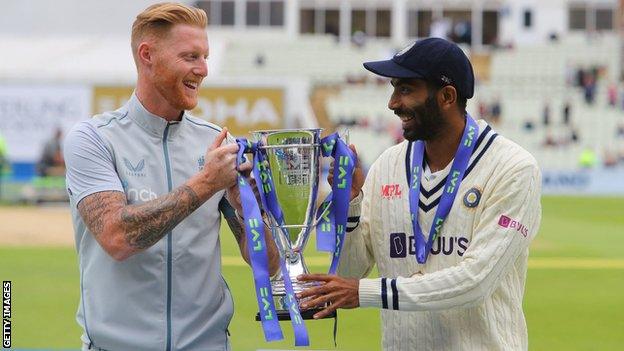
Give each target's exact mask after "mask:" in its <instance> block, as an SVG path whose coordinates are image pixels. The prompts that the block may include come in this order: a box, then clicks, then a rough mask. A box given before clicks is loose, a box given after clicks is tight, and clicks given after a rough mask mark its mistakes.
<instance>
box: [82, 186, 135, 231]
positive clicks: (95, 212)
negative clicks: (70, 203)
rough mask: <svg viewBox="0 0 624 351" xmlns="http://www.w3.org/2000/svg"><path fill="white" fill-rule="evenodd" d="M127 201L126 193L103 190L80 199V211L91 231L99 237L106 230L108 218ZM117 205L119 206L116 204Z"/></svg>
mask: <svg viewBox="0 0 624 351" xmlns="http://www.w3.org/2000/svg"><path fill="white" fill-rule="evenodd" d="M125 203H126V197H125V196H124V193H122V192H119V191H103V192H99V193H94V194H92V195H89V196H87V197H85V198H84V199H82V200H80V202H79V203H78V211H79V212H80V216H81V217H82V219H83V221H84V222H85V224H86V225H87V228H89V231H90V232H91V233H93V235H94V236H95V237H96V238H97V237H98V236H99V235H100V234H101V233H102V231H103V230H104V224H105V222H106V218H109V216H110V215H111V214H112V213H113V212H114V211H116V210H117V209H119V205H121V206H123V205H124V204H125ZM115 205H117V206H115Z"/></svg>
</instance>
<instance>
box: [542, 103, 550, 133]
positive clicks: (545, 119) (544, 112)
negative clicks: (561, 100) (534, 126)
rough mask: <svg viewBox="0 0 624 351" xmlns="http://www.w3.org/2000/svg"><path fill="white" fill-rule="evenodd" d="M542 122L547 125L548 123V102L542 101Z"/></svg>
mask: <svg viewBox="0 0 624 351" xmlns="http://www.w3.org/2000/svg"><path fill="white" fill-rule="evenodd" d="M542 124H543V125H544V126H545V127H547V126H549V125H550V103H548V102H546V103H544V109H543V110H542Z"/></svg>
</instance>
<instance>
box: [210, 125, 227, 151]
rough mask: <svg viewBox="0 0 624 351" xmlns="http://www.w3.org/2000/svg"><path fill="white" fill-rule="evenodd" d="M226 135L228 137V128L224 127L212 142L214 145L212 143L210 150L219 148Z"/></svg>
mask: <svg viewBox="0 0 624 351" xmlns="http://www.w3.org/2000/svg"><path fill="white" fill-rule="evenodd" d="M226 137H227V128H223V129H221V133H219V135H217V138H216V139H215V141H214V142H213V143H212V145H210V148H209V149H208V150H210V151H212V150H214V149H216V148H218V147H219V146H221V144H222V143H223V140H225V138H226Z"/></svg>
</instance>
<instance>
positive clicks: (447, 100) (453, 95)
mask: <svg viewBox="0 0 624 351" xmlns="http://www.w3.org/2000/svg"><path fill="white" fill-rule="evenodd" d="M456 102H457V90H456V89H455V87H454V86H452V85H447V86H445V87H443V88H442V89H440V91H439V94H438V104H439V105H440V109H442V110H449V109H451V108H452V107H453V106H455V103H456Z"/></svg>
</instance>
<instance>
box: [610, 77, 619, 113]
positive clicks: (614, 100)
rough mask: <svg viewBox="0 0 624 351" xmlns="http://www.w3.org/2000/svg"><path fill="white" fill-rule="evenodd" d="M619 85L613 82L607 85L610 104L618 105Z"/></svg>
mask: <svg viewBox="0 0 624 351" xmlns="http://www.w3.org/2000/svg"><path fill="white" fill-rule="evenodd" d="M617 95H618V91H617V85H616V84H615V83H613V82H611V83H609V86H608V87H607V99H608V101H609V106H611V107H615V106H616V105H617Z"/></svg>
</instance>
